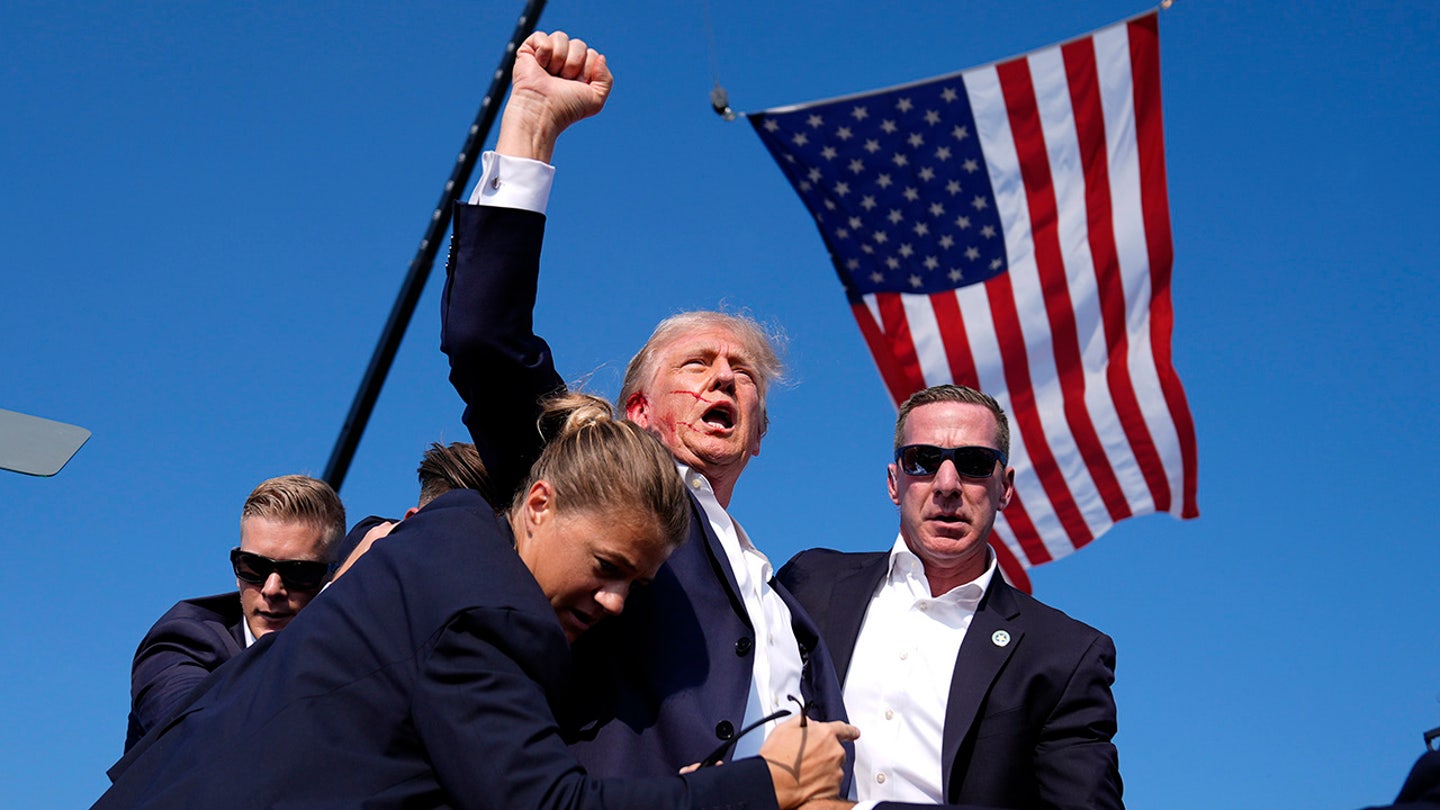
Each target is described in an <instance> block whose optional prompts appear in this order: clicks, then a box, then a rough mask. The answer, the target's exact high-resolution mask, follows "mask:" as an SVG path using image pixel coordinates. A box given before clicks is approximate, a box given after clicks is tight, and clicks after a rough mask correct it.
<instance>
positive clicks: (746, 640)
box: [735, 636, 755, 658]
mask: <svg viewBox="0 0 1440 810" xmlns="http://www.w3.org/2000/svg"><path fill="white" fill-rule="evenodd" d="M753 649H755V642H754V640H752V639H751V638H750V637H749V636H741V637H740V640H739V641H737V642H735V654H736V655H738V656H740V657H741V658H744V657H745V656H747V655H749V654H750V651H751V650H753Z"/></svg>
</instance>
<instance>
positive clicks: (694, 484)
mask: <svg viewBox="0 0 1440 810" xmlns="http://www.w3.org/2000/svg"><path fill="white" fill-rule="evenodd" d="M690 488H691V489H699V488H700V479H699V478H691V479H690Z"/></svg>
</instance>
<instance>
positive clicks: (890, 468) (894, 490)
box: [885, 464, 900, 506]
mask: <svg viewBox="0 0 1440 810" xmlns="http://www.w3.org/2000/svg"><path fill="white" fill-rule="evenodd" d="M899 474H900V470H899V469H898V468H896V466H895V465H894V464H886V465H885V486H886V487H887V488H888V489H889V490H890V500H891V501H893V502H894V503H895V505H896V506H899V505H900V479H898V478H897V477H896V476H897V475H899Z"/></svg>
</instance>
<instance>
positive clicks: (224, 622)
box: [125, 591, 245, 751]
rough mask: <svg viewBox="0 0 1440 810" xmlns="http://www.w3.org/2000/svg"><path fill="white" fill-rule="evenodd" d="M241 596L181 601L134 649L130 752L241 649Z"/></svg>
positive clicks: (127, 743)
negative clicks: (132, 747) (131, 748)
mask: <svg viewBox="0 0 1440 810" xmlns="http://www.w3.org/2000/svg"><path fill="white" fill-rule="evenodd" d="M242 621H244V614H243V613H241V611H240V594H239V593H238V592H235V591H232V592H230V593H222V594H216V595H215V596H202V597H199V598H197V599H186V600H184V601H182V602H178V603H176V605H175V607H172V608H170V609H169V610H167V611H165V615H164V616H161V617H160V620H159V621H157V622H155V625H154V626H153V627H151V628H150V632H148V633H146V634H145V638H144V639H142V640H141V641H140V646H139V648H138V649H136V650H135V662H134V664H133V665H132V666H131V668H130V722H129V729H128V730H127V731H126V734H125V750H126V751H129V750H130V746H132V745H134V744H135V743H136V742H138V741H139V740H140V738H141V737H143V736H145V732H147V731H149V730H150V729H152V728H155V727H156V726H158V725H160V724H161V723H162V722H164V721H165V720H168V719H169V718H170V717H171V716H172V715H174V714H175V712H176V711H178V710H179V709H180V707H181V706H184V705H185V702H186V701H187V700H189V699H190V696H191V695H192V694H193V693H194V692H195V690H196V689H197V688H198V687H199V686H200V684H201V683H203V682H204V681H205V679H206V678H208V677H210V673H211V672H214V671H215V670H216V669H218V668H219V667H220V665H221V664H223V663H225V662H226V661H229V660H230V659H231V658H234V657H235V656H237V655H239V654H240V651H241V650H244V649H245V630H244V629H243V628H242V627H241V625H240V623H241V622H242Z"/></svg>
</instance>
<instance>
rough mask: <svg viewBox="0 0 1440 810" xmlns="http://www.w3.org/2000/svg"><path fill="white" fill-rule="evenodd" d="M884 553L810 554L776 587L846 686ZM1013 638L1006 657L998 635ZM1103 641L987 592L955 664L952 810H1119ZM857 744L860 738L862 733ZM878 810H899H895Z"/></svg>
mask: <svg viewBox="0 0 1440 810" xmlns="http://www.w3.org/2000/svg"><path fill="white" fill-rule="evenodd" d="M889 566H890V553H889V552H869V553H845V552H839V551H830V550H827V549H812V550H810V551H803V552H801V553H800V554H798V555H796V556H795V559H793V560H791V561H790V562H789V563H787V564H786V565H785V567H784V568H782V569H781V570H780V574H779V579H780V581H781V582H784V583H785V584H787V585H788V586H789V587H790V589H791V591H792V592H793V593H794V594H795V596H796V598H798V599H799V600H800V602H801V603H802V604H803V605H805V607H806V609H808V610H809V611H810V615H811V616H813V617H815V620H816V622H817V623H818V624H819V625H820V631H821V634H822V635H823V636H824V638H825V641H826V642H827V643H828V644H829V648H830V650H831V652H833V653H834V655H835V665H836V667H837V668H838V669H839V671H840V678H841V680H842V682H843V680H844V678H845V673H846V672H847V671H848V669H849V665H850V659H851V655H852V653H853V652H854V650H855V642H856V640H857V639H858V638H859V636H860V632H861V628H862V627H863V626H864V622H865V613H866V611H867V610H868V608H869V605H870V598H869V597H870V596H871V595H872V594H874V593H875V592H876V590H877V589H878V588H879V587H880V583H881V581H882V580H883V579H884V578H885V576H886V574H887V573H888V571H889ZM1001 630H1003V631H1005V632H1006V633H1008V634H1009V642H1008V643H1007V644H1004V645H1001V644H998V643H996V642H994V641H993V640H992V639H993V638H994V635H995V633H996V632H997V631H1001ZM1114 680H1115V645H1114V643H1113V642H1111V640H1110V637H1109V636H1106V635H1105V634H1104V633H1101V632H1099V631H1098V630H1095V629H1094V628H1092V627H1089V626H1087V625H1085V624H1082V623H1080V622H1078V621H1075V620H1074V619H1072V618H1070V617H1069V616H1066V615H1065V614H1064V613H1061V612H1060V611H1058V610H1055V609H1054V608H1051V607H1047V606H1046V605H1044V604H1041V603H1040V602H1039V601H1037V600H1035V599H1034V598H1032V597H1030V596H1028V595H1027V594H1024V593H1022V592H1020V591H1017V590H1015V589H1014V588H1012V587H1010V586H1009V585H1008V584H1006V583H1005V582H1004V580H1002V579H1001V578H1000V577H995V578H994V580H992V581H991V583H990V587H989V588H988V589H987V590H986V592H985V597H984V598H983V599H982V600H981V601H980V605H979V608H978V609H977V610H976V612H975V618H974V619H973V621H972V622H971V624H970V628H969V629H968V630H967V631H966V633H965V642H964V643H963V644H962V645H961V646H960V652H959V654H958V655H957V656H956V660H955V671H954V674H953V675H952V676H951V680H950V697H949V700H948V702H947V704H946V710H945V725H944V732H943V739H942V747H941V769H942V772H941V784H942V785H944V786H945V800H946V801H947V802H951V803H953V804H957V805H958V804H965V805H983V806H989V807H1011V808H1087V810H1097V809H1100V808H1104V809H1106V810H1108V809H1109V808H1121V807H1123V804H1122V802H1121V798H1120V794H1121V784H1120V766H1119V758H1118V755H1117V753H1116V751H1115V745H1114V744H1113V743H1112V742H1111V739H1112V737H1114V735H1115V699H1114V697H1113V695H1112V694H1111V692H1110V686H1111V684H1112V683H1113V682H1114ZM861 732H862V733H863V732H864V729H861ZM881 806H882V807H896V806H900V805H896V804H893V803H887V804H882V805H881Z"/></svg>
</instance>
